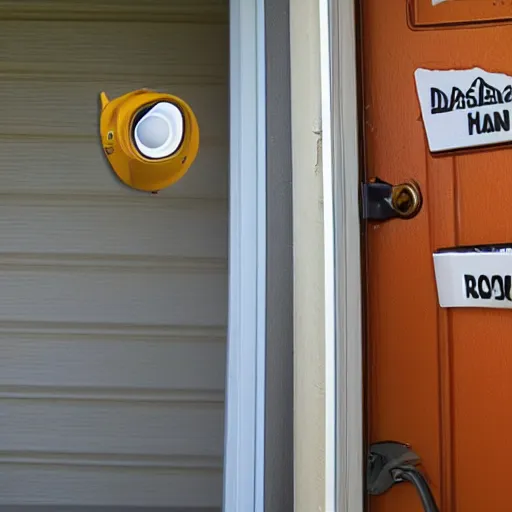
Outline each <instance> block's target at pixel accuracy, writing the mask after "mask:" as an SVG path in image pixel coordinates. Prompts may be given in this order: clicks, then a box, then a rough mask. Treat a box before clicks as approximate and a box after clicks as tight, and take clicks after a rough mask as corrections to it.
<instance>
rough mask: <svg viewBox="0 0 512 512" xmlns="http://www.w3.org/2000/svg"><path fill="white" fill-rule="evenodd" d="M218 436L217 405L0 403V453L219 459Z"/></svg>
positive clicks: (220, 414)
mask: <svg viewBox="0 0 512 512" xmlns="http://www.w3.org/2000/svg"><path fill="white" fill-rule="evenodd" d="M223 436H224V407H223V405H222V404H209V405H208V404H199V405H196V404H186V403H149V402H142V403H141V402H136V401H134V402H131V403H130V402H101V401H97V402H95V401H92V400H90V401H85V400H81V401H73V400H70V401H52V400H50V399H48V400H41V399H37V400H36V399H33V400H30V399H25V400H23V399H5V398H4V399H0V452H1V453H8V452H23V451H28V452H36V453H37V452H40V451H42V452H60V453H70V454H80V453H84V454H91V453H93V454H94V453H98V454H103V455H109V454H110V455H117V454H119V455H142V456H146V457H148V456H155V457H156V456H163V455H168V456H192V457H195V456H197V457H203V456H209V457H213V456H215V457H221V456H222V453H223ZM0 472H1V471H0ZM0 494H1V493H0Z"/></svg>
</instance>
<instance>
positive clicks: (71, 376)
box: [0, 328, 226, 398]
mask: <svg viewBox="0 0 512 512" xmlns="http://www.w3.org/2000/svg"><path fill="white" fill-rule="evenodd" d="M45 331H46V332H45ZM148 331H149V332H148V333H147V334H143V333H140V334H136V335H130V334H129V333H130V330H129V329H128V328H127V329H126V333H127V334H126V335H124V336H123V335H122V334H114V335H110V336H109V335H108V334H106V333H104V334H102V333H101V332H99V333H97V334H92V333H90V332H88V331H87V329H83V331H82V333H80V331H78V332H76V333H69V334H66V333H65V332H62V333H60V334H57V333H55V332H52V331H51V329H46V330H45V329H44V328H40V329H39V332H37V333H33V334H30V333H16V332H12V333H4V332H1V331H0V395H1V394H2V392H3V390H2V387H4V386H9V387H13V386H22V387H24V386H50V387H58V386H63V387H64V388H66V387H68V386H73V387H74V388H76V387H80V386H83V387H84V388H86V389H85V390H84V393H85V394H86V395H87V394H90V393H91V392H93V391H94V389H95V388H100V390H101V388H113V389H114V390H115V391H116V392H119V390H120V391H123V388H128V389H129V390H130V391H131V392H133V393H135V392H137V391H143V390H148V392H151V390H154V389H157V390H164V389H168V390H186V391H196V392H200V391H217V392H220V391H222V390H223V389H224V382H225V377H226V373H225V371H226V363H225V360H226V344H225V340H224V338H215V337H214V336H215V334H216V332H215V330H214V329H211V331H212V334H211V337H206V336H205V339H202V340H201V339H194V338H192V339H188V338H187V336H186V332H187V330H186V329H182V331H183V335H182V337H181V339H180V337H179V332H177V333H176V334H175V336H177V338H178V339H177V340H174V339H169V337H166V336H161V337H155V336H154V335H153V336H152V335H151V331H150V330H148ZM176 331H178V329H176ZM35 391H36V392H37V390H35ZM64 392H65V393H66V391H64ZM164 396H165V395H164ZM171 396H172V395H171ZM107 397H108V393H107ZM157 398H158V396H157Z"/></svg>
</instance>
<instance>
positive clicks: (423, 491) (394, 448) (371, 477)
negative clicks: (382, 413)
mask: <svg viewBox="0 0 512 512" xmlns="http://www.w3.org/2000/svg"><path fill="white" fill-rule="evenodd" d="M419 463H420V458H419V457H418V456H417V455H416V454H415V453H414V452H413V451H412V450H411V449H410V448H409V446H407V445H406V444H403V443H397V442H395V441H385V442H381V443H375V444H372V445H371V446H370V451H369V453H368V467H367V484H366V485H367V487H366V490H367V492H368V494H371V495H372V496H377V495H379V494H383V493H385V492H386V491H388V490H389V489H391V487H393V486H394V485H395V484H398V483H401V482H410V483H411V484H413V485H414V487H415V488H416V491H417V492H418V494H419V497H420V499H421V504H422V505H423V509H424V510H425V512H439V507H438V506H437V504H436V501H435V499H434V495H433V494H432V491H431V490H430V487H429V485H428V483H427V480H426V479H425V477H424V476H423V474H422V473H421V472H420V471H419V470H418V469H417V467H416V466H417V465H418V464H419Z"/></svg>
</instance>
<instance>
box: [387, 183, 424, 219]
mask: <svg viewBox="0 0 512 512" xmlns="http://www.w3.org/2000/svg"><path fill="white" fill-rule="evenodd" d="M421 204H422V196H421V191H420V187H419V186H418V184H417V183H416V182H415V181H409V182H406V183H401V184H400V185H395V186H394V187H393V189H392V193H391V206H392V208H393V210H395V212H396V213H397V215H398V216H399V217H401V218H402V219H410V218H412V217H414V216H415V215H417V214H418V213H419V211H420V210H421Z"/></svg>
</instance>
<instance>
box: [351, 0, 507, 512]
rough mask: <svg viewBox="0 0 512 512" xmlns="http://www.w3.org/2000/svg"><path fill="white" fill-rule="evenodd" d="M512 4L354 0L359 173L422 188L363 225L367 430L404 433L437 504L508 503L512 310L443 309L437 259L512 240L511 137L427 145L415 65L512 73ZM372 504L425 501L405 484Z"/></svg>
mask: <svg viewBox="0 0 512 512" xmlns="http://www.w3.org/2000/svg"><path fill="white" fill-rule="evenodd" d="M466 6H467V7H466ZM503 6H506V9H505V11H504V12H502V11H503V9H504V7H503ZM465 8H466V10H465ZM435 9H440V10H438V11H436V10H435ZM493 9H500V12H499V13H498V16H497V17H496V19H494V20H493V22H492V23H488V22H486V23H482V24H480V25H475V24H473V25H471V24H467V25H466V24H465V23H466V22H471V20H474V19H482V20H487V21H489V20H492V18H493V16H494V13H493V11H492V10H493ZM496 12H498V11H496ZM510 15H512V6H511V4H510V2H508V1H507V2H493V1H492V0H489V1H483V0H448V1H446V2H443V3H442V4H439V5H432V0H428V1H422V0H417V1H416V2H414V1H411V2H409V3H407V1H406V0H360V18H359V21H360V27H361V30H360V36H361V37H360V41H361V48H362V53H361V56H360V58H361V64H362V65H361V69H362V86H363V89H364V91H363V95H362V98H363V100H362V108H361V113H362V116H363V132H364V146H365V147H364V155H365V158H364V169H365V173H366V176H365V178H366V179H369V178H371V177H375V176H378V177H379V178H381V179H383V180H385V181H387V182H390V183H392V184H397V183H401V182H403V181H405V180H408V179H411V178H412V179H414V180H416V181H417V182H418V183H419V186H420V188H421V191H422V193H423V206H422V209H421V212H420V213H419V215H418V216H416V217H415V218H413V219H410V220H390V221H386V222H381V223H368V224H366V244H365V245H366V293H367V300H366V318H367V336H366V339H367V371H366V374H367V399H368V406H367V413H368V414H367V426H368V434H367V440H368V443H374V442H378V441H386V440H396V441H401V442H405V443H408V444H410V445H411V447H412V449H413V450H414V451H415V452H416V453H417V454H418V455H419V456H420V457H421V458H422V461H423V463H422V470H423V472H424V474H425V476H426V478H427V480H428V482H429V483H430V486H431V489H432V491H433V492H434V495H435V496H436V499H437V502H438V504H439V508H440V510H441V511H442V512H454V511H457V512H486V511H491V510H499V511H512V484H511V476H512V310H502V309H480V308H456V309H450V308H448V309H444V308H440V307H439V303H438V297H437V291H436V282H435V276H434V266H433V258H432V253H433V251H435V250H436V249H438V248H441V247H447V246H448V247H449V246H455V245H474V244H494V243H504V242H512V209H511V204H512V145H509V146H507V145H505V146H503V145H502V146H500V147H487V148H485V149H479V150H472V151H463V152H457V151H455V152H452V153H449V154H446V153H445V154H440V155H436V156H433V155H432V154H431V152H430V151H429V148H428V144H427V138H426V134H425V129H424V125H423V121H422V116H421V111H420V104H419V101H418V96H417V93H416V86H415V81H414V72H415V70H416V69H417V68H426V69H437V70H449V69H471V68H473V67H475V66H477V67H481V68H483V69H485V70H486V71H489V72H498V73H506V74H508V75H511V76H512V24H509V21H508V20H507V19H506V16H510ZM500 16H502V18H500ZM414 24H415V26H413V25H414ZM511 273H512V268H511ZM369 510H371V511H372V512H384V511H389V512H414V511H418V512H419V511H421V510H422V507H421V504H420V501H419V499H418V496H417V494H416V492H415V490H414V487H413V486H412V485H410V484H399V485H396V486H394V487H393V488H392V489H391V490H390V491H388V492H387V493H385V494H383V495H380V496H372V497H371V498H370V499H369Z"/></svg>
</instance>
